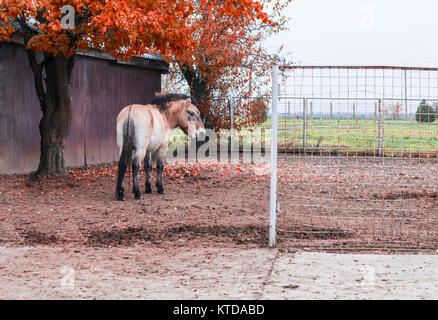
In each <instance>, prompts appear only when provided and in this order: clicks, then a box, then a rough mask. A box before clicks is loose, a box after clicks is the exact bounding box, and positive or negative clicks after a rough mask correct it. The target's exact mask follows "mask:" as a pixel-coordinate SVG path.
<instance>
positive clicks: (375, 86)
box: [267, 66, 438, 250]
mask: <svg viewBox="0 0 438 320" xmlns="http://www.w3.org/2000/svg"><path fill="white" fill-rule="evenodd" d="M280 70H282V71H283V73H282V77H280V79H279V90H278V92H279V101H278V118H279V119H278V150H279V152H280V155H279V158H278V179H279V180H278V181H279V182H278V192H277V198H278V202H279V203H280V207H281V208H280V210H279V212H277V214H278V217H277V221H278V223H277V233H278V239H282V240H284V241H288V242H290V243H292V244H293V245H295V246H310V247H324V248H331V249H358V248H368V249H372V248H378V249H394V250H413V249H414V250H418V249H436V248H437V247H438V180H437V178H438V158H437V151H438V126H437V121H435V117H436V106H437V105H438V69H432V68H427V69H426V68H420V69H415V68H401V67H296V66H293V67H280ZM267 125H268V126H269V123H267Z"/></svg>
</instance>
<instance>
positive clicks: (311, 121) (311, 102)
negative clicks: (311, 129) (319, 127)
mask: <svg viewBox="0 0 438 320" xmlns="http://www.w3.org/2000/svg"><path fill="white" fill-rule="evenodd" d="M310 124H311V125H312V124H313V101H310Z"/></svg>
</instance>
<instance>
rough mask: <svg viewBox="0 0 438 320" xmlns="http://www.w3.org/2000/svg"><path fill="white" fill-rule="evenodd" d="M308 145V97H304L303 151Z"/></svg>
mask: <svg viewBox="0 0 438 320" xmlns="http://www.w3.org/2000/svg"><path fill="white" fill-rule="evenodd" d="M306 146H307V99H306V98H304V99H303V151H304V149H305V148H306Z"/></svg>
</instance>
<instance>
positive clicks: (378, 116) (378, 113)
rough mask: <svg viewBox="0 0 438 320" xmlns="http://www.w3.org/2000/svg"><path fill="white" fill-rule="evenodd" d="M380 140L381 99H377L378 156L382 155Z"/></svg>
mask: <svg viewBox="0 0 438 320" xmlns="http://www.w3.org/2000/svg"><path fill="white" fill-rule="evenodd" d="M382 140H383V139H382V99H379V107H378V112H377V148H378V150H379V157H381V156H382V155H383V143H382V142H383V141H382Z"/></svg>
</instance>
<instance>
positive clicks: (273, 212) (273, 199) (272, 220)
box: [269, 65, 278, 247]
mask: <svg viewBox="0 0 438 320" xmlns="http://www.w3.org/2000/svg"><path fill="white" fill-rule="evenodd" d="M271 127H272V136H271V188H270V195H269V246H270V247H273V246H275V236H276V223H277V130H278V65H274V66H273V67H272V124H271Z"/></svg>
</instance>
